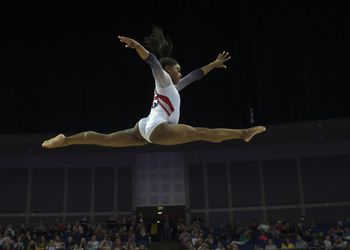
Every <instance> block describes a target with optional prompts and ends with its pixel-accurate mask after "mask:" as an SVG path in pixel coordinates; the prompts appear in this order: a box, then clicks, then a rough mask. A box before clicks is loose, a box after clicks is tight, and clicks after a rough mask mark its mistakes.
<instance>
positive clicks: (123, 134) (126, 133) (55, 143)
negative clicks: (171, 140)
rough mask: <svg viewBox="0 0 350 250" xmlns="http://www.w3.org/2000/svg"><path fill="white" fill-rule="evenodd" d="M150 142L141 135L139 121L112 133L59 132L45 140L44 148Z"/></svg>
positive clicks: (125, 144) (143, 143)
mask: <svg viewBox="0 0 350 250" xmlns="http://www.w3.org/2000/svg"><path fill="white" fill-rule="evenodd" d="M146 144H148V142H147V141H146V140H145V139H144V138H143V137H142V136H141V134H140V132H139V128H138V123H137V124H136V125H135V127H133V128H130V129H125V130H122V131H117V132H114V133H111V134H101V133H96V132H94V131H85V132H81V133H78V134H75V135H71V136H68V137H66V136H65V135H63V134H59V135H57V136H56V137H54V138H52V139H50V140H46V141H44V142H43V144H42V147H44V148H60V147H66V146H69V145H98V146H104V147H131V146H142V145H146Z"/></svg>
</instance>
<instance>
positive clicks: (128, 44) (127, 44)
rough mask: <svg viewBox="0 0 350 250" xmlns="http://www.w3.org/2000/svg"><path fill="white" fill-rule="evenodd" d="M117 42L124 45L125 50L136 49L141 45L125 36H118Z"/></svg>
mask: <svg viewBox="0 0 350 250" xmlns="http://www.w3.org/2000/svg"><path fill="white" fill-rule="evenodd" d="M118 38H119V41H120V42H122V43H125V48H130V49H137V48H138V47H140V46H141V44H140V43H139V42H137V41H135V40H134V39H132V38H130V37H126V36H118Z"/></svg>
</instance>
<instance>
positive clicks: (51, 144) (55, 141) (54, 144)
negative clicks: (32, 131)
mask: <svg viewBox="0 0 350 250" xmlns="http://www.w3.org/2000/svg"><path fill="white" fill-rule="evenodd" d="M65 138H66V136H65V135H64V134H59V135H57V136H56V137H54V138H52V139H50V140H47V141H44V142H43V144H41V146H42V147H43V148H59V147H62V146H63V144H64V139H65Z"/></svg>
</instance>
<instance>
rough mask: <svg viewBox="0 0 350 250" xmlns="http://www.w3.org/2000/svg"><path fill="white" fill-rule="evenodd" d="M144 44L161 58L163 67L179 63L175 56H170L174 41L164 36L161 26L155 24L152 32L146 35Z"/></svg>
mask: <svg viewBox="0 0 350 250" xmlns="http://www.w3.org/2000/svg"><path fill="white" fill-rule="evenodd" d="M144 45H145V47H146V48H147V49H148V50H150V51H151V52H152V53H153V54H155V55H156V56H157V57H158V58H159V62H160V64H161V65H162V67H163V68H165V66H174V65H176V64H178V62H177V61H176V60H175V59H174V58H171V57H170V55H171V53H172V51H173V43H172V41H171V40H170V39H169V38H167V37H165V36H164V34H163V31H162V29H161V28H160V27H157V26H153V28H152V32H151V34H149V35H148V36H145V37H144Z"/></svg>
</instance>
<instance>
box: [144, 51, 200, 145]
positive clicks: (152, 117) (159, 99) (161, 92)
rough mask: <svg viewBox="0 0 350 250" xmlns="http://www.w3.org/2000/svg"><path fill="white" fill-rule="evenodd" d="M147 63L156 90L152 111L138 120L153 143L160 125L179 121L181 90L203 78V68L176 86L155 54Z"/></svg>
mask: <svg viewBox="0 0 350 250" xmlns="http://www.w3.org/2000/svg"><path fill="white" fill-rule="evenodd" d="M146 63H148V64H149V65H150V66H151V69H152V74H153V77H154V79H155V90H154V98H153V104H152V108H151V111H150V113H149V115H148V116H147V117H145V118H142V119H141V120H140V121H139V122H138V127H139V131H140V133H141V135H142V137H143V138H145V139H146V140H147V141H148V142H150V143H151V140H150V136H151V134H152V132H153V130H154V129H155V128H156V127H157V126H158V125H160V124H162V123H165V122H166V123H171V124H177V123H178V122H179V118H180V103H181V99H180V94H179V90H181V89H182V88H184V87H186V86H187V85H188V84H189V83H191V82H193V81H195V80H198V79H200V78H202V77H203V72H202V71H201V70H195V71H192V72H191V73H190V74H188V75H187V76H185V77H184V78H182V79H181V80H180V81H179V83H178V84H177V85H176V87H175V85H174V84H173V82H172V80H171V78H170V76H169V74H168V73H167V72H166V71H165V70H163V68H162V66H161V65H160V63H159V61H158V59H157V58H156V56H155V55H153V54H152V53H150V56H149V57H148V58H147V60H146Z"/></svg>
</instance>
